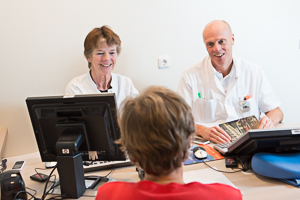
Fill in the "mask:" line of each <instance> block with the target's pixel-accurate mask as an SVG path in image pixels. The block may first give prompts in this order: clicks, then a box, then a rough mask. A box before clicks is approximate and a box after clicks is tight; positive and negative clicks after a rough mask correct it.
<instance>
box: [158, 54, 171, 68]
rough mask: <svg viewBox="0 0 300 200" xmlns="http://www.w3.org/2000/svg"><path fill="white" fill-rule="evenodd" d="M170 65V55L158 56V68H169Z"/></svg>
mask: <svg viewBox="0 0 300 200" xmlns="http://www.w3.org/2000/svg"><path fill="white" fill-rule="evenodd" d="M169 67H170V57H169V56H160V57H158V68H159V69H163V68H169Z"/></svg>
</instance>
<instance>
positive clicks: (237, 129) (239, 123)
mask: <svg viewBox="0 0 300 200" xmlns="http://www.w3.org/2000/svg"><path fill="white" fill-rule="evenodd" d="M219 126H220V127H221V128H222V129H223V130H224V131H225V132H226V133H228V134H229V135H230V137H231V141H232V142H233V141H236V140H237V139H238V138H239V137H240V136H241V135H243V134H244V133H246V132H247V131H248V130H250V129H257V128H258V127H259V121H258V120H257V118H256V117H255V115H253V116H249V117H245V118H241V119H238V120H234V121H231V122H226V123H223V124H219Z"/></svg>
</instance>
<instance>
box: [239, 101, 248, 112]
mask: <svg viewBox="0 0 300 200" xmlns="http://www.w3.org/2000/svg"><path fill="white" fill-rule="evenodd" d="M240 108H241V110H242V111H243V112H249V111H250V104H249V102H248V101H240Z"/></svg>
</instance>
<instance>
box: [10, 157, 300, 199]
mask: <svg viewBox="0 0 300 200" xmlns="http://www.w3.org/2000/svg"><path fill="white" fill-rule="evenodd" d="M7 160H8V161H7V165H8V167H7V170H8V169H11V167H12V165H13V164H14V162H15V161H17V160H26V164H25V166H24V168H23V170H22V171H21V174H22V177H23V180H24V182H25V185H26V187H29V188H32V189H35V190H37V191H38V193H37V194H36V195H35V196H36V197H37V198H40V197H41V195H42V192H43V189H44V184H45V183H39V182H36V181H33V180H31V179H30V178H29V177H30V176H31V175H32V174H34V173H36V172H35V171H34V168H44V167H45V163H43V162H41V160H40V158H39V154H38V153H33V154H28V155H25V156H17V157H11V158H8V159H7ZM208 164H209V165H211V166H212V167H217V168H218V169H220V170H225V171H230V169H227V168H225V163H224V160H218V161H211V162H208ZM204 168H207V166H206V165H205V164H203V163H198V164H193V165H187V166H184V171H191V170H197V169H204ZM38 171H39V172H41V173H45V174H49V173H50V171H51V169H47V170H45V171H44V170H43V171H41V170H38ZM108 172H109V170H104V171H99V172H91V173H89V175H100V176H104V175H106V174H107V173H108ZM223 174H224V175H225V176H226V177H227V178H228V179H229V180H230V181H231V182H232V183H233V184H234V185H236V186H237V187H238V188H239V189H240V190H241V192H242V193H243V199H244V200H248V199H255V200H257V199H278V200H279V199H280V200H282V199H285V200H287V199H299V196H300V188H296V187H293V186H290V185H287V184H285V183H283V182H281V181H279V180H276V179H271V178H267V177H263V176H260V175H256V174H253V173H245V172H237V173H223ZM110 177H111V178H114V179H117V180H120V181H129V182H137V181H139V177H138V174H137V172H136V170H135V168H134V167H124V168H119V169H116V170H115V171H114V172H113V173H112V174H111V175H110ZM28 191H29V190H28ZM29 192H31V191H29ZM49 197H50V196H49ZM80 199H82V200H85V199H94V197H87V196H82V197H81V198H80Z"/></svg>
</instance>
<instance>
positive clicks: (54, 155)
mask: <svg viewBox="0 0 300 200" xmlns="http://www.w3.org/2000/svg"><path fill="white" fill-rule="evenodd" d="M26 103H27V107H28V112H29V115H30V119H31V122H32V126H33V130H34V134H35V138H36V142H37V145H38V148H39V152H40V155H41V159H42V161H43V162H50V161H57V168H58V173H59V177H60V186H61V193H62V195H63V196H67V197H69V198H79V197H80V196H81V195H82V194H83V193H84V191H85V182H84V172H83V161H89V160H91V159H90V158H89V157H91V156H92V157H93V159H95V160H99V161H116V160H126V157H125V155H124V153H123V152H122V151H121V150H120V149H119V145H117V144H115V141H116V140H117V139H119V137H120V129H119V127H118V123H117V107H116V101H115V94H114V93H104V94H103V93H102V94H95V95H76V96H74V97H70V98H69V97H68V98H64V96H48V97H29V98H27V99H26ZM72 184H74V185H72Z"/></svg>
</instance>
